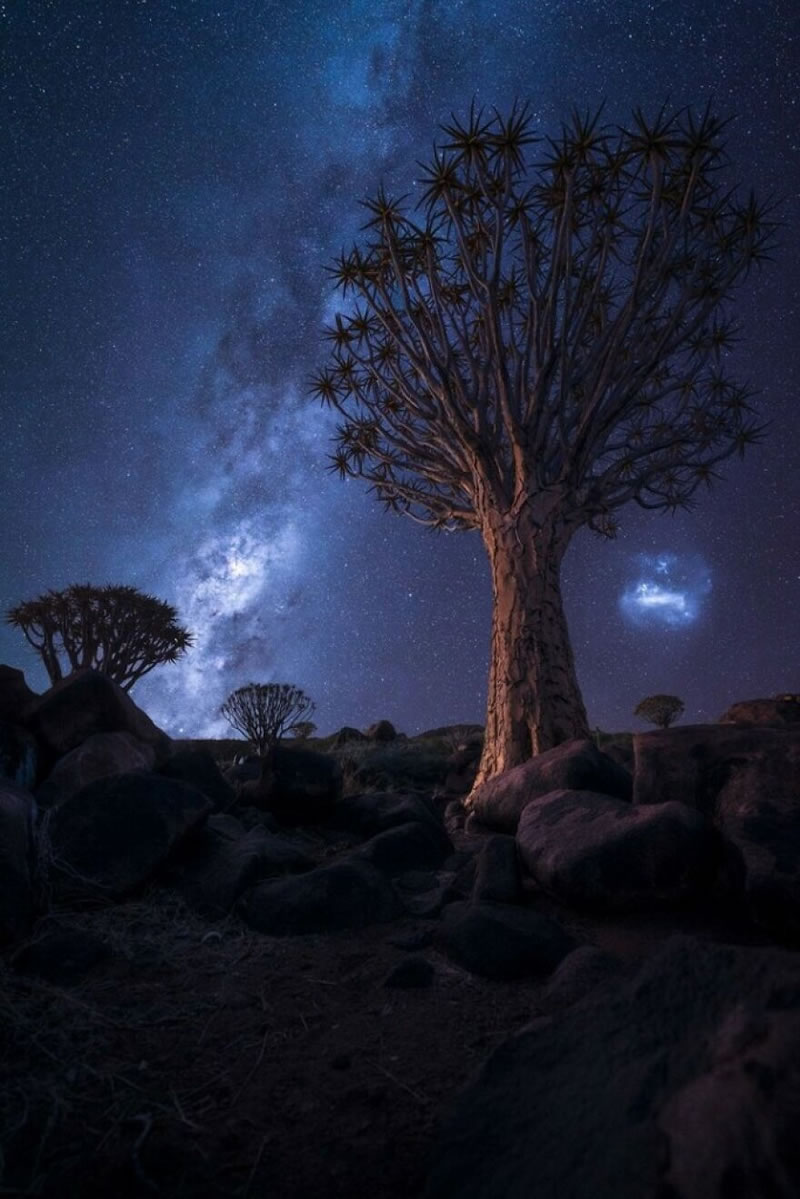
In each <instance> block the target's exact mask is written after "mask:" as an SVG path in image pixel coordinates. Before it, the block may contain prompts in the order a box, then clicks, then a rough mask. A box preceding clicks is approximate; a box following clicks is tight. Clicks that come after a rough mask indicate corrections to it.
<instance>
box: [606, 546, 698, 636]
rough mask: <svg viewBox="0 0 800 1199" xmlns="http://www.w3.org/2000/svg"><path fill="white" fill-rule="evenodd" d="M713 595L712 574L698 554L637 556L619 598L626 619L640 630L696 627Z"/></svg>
mask: <svg viewBox="0 0 800 1199" xmlns="http://www.w3.org/2000/svg"><path fill="white" fill-rule="evenodd" d="M710 591H711V573H710V571H709V568H708V566H707V565H706V563H705V562H704V561H703V559H702V558H701V557H700V555H699V554H673V553H663V554H638V555H637V556H636V558H635V559H634V568H633V571H632V573H631V577H630V578H629V579H628V581H627V582H626V584H625V588H624V590H623V592H622V594H621V595H620V598H619V606H620V609H621V611H622V614H623V616H624V617H625V619H626V620H627V621H628V622H629V623H630V624H632V625H635V626H638V627H639V628H650V627H658V628H669V629H679V628H685V627H686V626H687V625H691V624H694V622H695V621H696V620H697V618H698V616H699V615H700V613H701V611H702V608H703V601H704V600H705V598H706V596H707V595H708V594H709V593H710Z"/></svg>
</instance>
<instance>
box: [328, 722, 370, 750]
mask: <svg viewBox="0 0 800 1199" xmlns="http://www.w3.org/2000/svg"><path fill="white" fill-rule="evenodd" d="M366 740H367V738H366V736H365V735H364V733H362V732H361V730H360V729H353V728H350V726H349V725H347V724H346V725H344V726H343V727H342V728H340V729H339V732H338V733H336V734H335V736H334V738H333V741H332V742H331V745H332V746H334V747H336V748H338V747H339V746H341V745H349V744H350V743H351V742H353V741H366Z"/></svg>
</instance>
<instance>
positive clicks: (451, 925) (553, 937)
mask: <svg viewBox="0 0 800 1199" xmlns="http://www.w3.org/2000/svg"><path fill="white" fill-rule="evenodd" d="M436 940H437V945H438V947H439V948H440V949H441V950H442V951H443V952H444V953H446V954H447V956H448V957H449V958H452V960H453V961H454V962H457V963H458V964H459V965H460V966H463V967H464V969H465V970H469V971H470V972H471V973H472V974H479V975H482V976H483V977H484V978H497V979H514V978H526V977H531V976H536V975H545V974H549V973H550V972H551V971H552V970H555V968H556V966H557V965H558V964H559V962H560V961H561V960H562V958H564V957H566V955H567V954H568V953H569V952H570V951H571V950H572V949H574V948H575V942H574V941H573V939H572V938H571V937H570V936H569V935H568V934H567V933H566V932H565V931H564V929H563V928H562V927H561V925H560V924H557V923H556V921H555V920H551V919H550V918H549V917H548V916H544V915H542V914H541V913H539V912H535V911H532V910H530V909H526V908H520V907H514V906H512V905H511V904H505V903H488V902H482V903H452V904H449V905H448V907H446V908H445V910H444V914H443V919H442V924H441V927H440V929H439V932H438V934H437V938H436Z"/></svg>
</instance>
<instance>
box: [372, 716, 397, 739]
mask: <svg viewBox="0 0 800 1199" xmlns="http://www.w3.org/2000/svg"><path fill="white" fill-rule="evenodd" d="M365 736H366V738H367V740H368V741H394V740H395V738H396V737H397V731H396V729H395V727H394V725H393V724H392V722H391V720H377V721H376V722H375V724H371V725H370V726H369V728H368V729H367V730H366V733H365Z"/></svg>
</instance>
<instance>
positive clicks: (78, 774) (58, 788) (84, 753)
mask: <svg viewBox="0 0 800 1199" xmlns="http://www.w3.org/2000/svg"><path fill="white" fill-rule="evenodd" d="M155 760H156V754H155V750H154V749H153V746H152V745H148V744H147V743H146V742H144V741H139V740H138V738H136V737H134V736H132V735H131V734H130V733H95V734H94V735H93V736H91V737H87V738H86V740H85V741H84V742H83V743H82V744H81V745H78V746H77V747H76V748H75V749H73V750H70V752H69V753H67V754H64V756H63V758H59V760H58V761H57V762H56V764H55V766H54V767H53V769H52V770H51V771H50V773H49V774H48V776H47V778H46V779H45V780H44V782H43V783H42V784H41V786H39V787H37V789H36V802H37V804H38V805H39V807H40V808H51V807H54V806H55V805H56V804H58V803H62V802H63V801H64V800H65V799H69V797H70V796H71V795H75V793H76V792H77V791H81V790H82V789H83V788H84V787H88V785H89V783H93V782H95V780H96V779H102V778H108V776H109V775H112V774H127V773H129V772H130V771H131V770H145V771H147V770H150V769H151V768H152V767H153V766H154V765H155Z"/></svg>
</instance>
